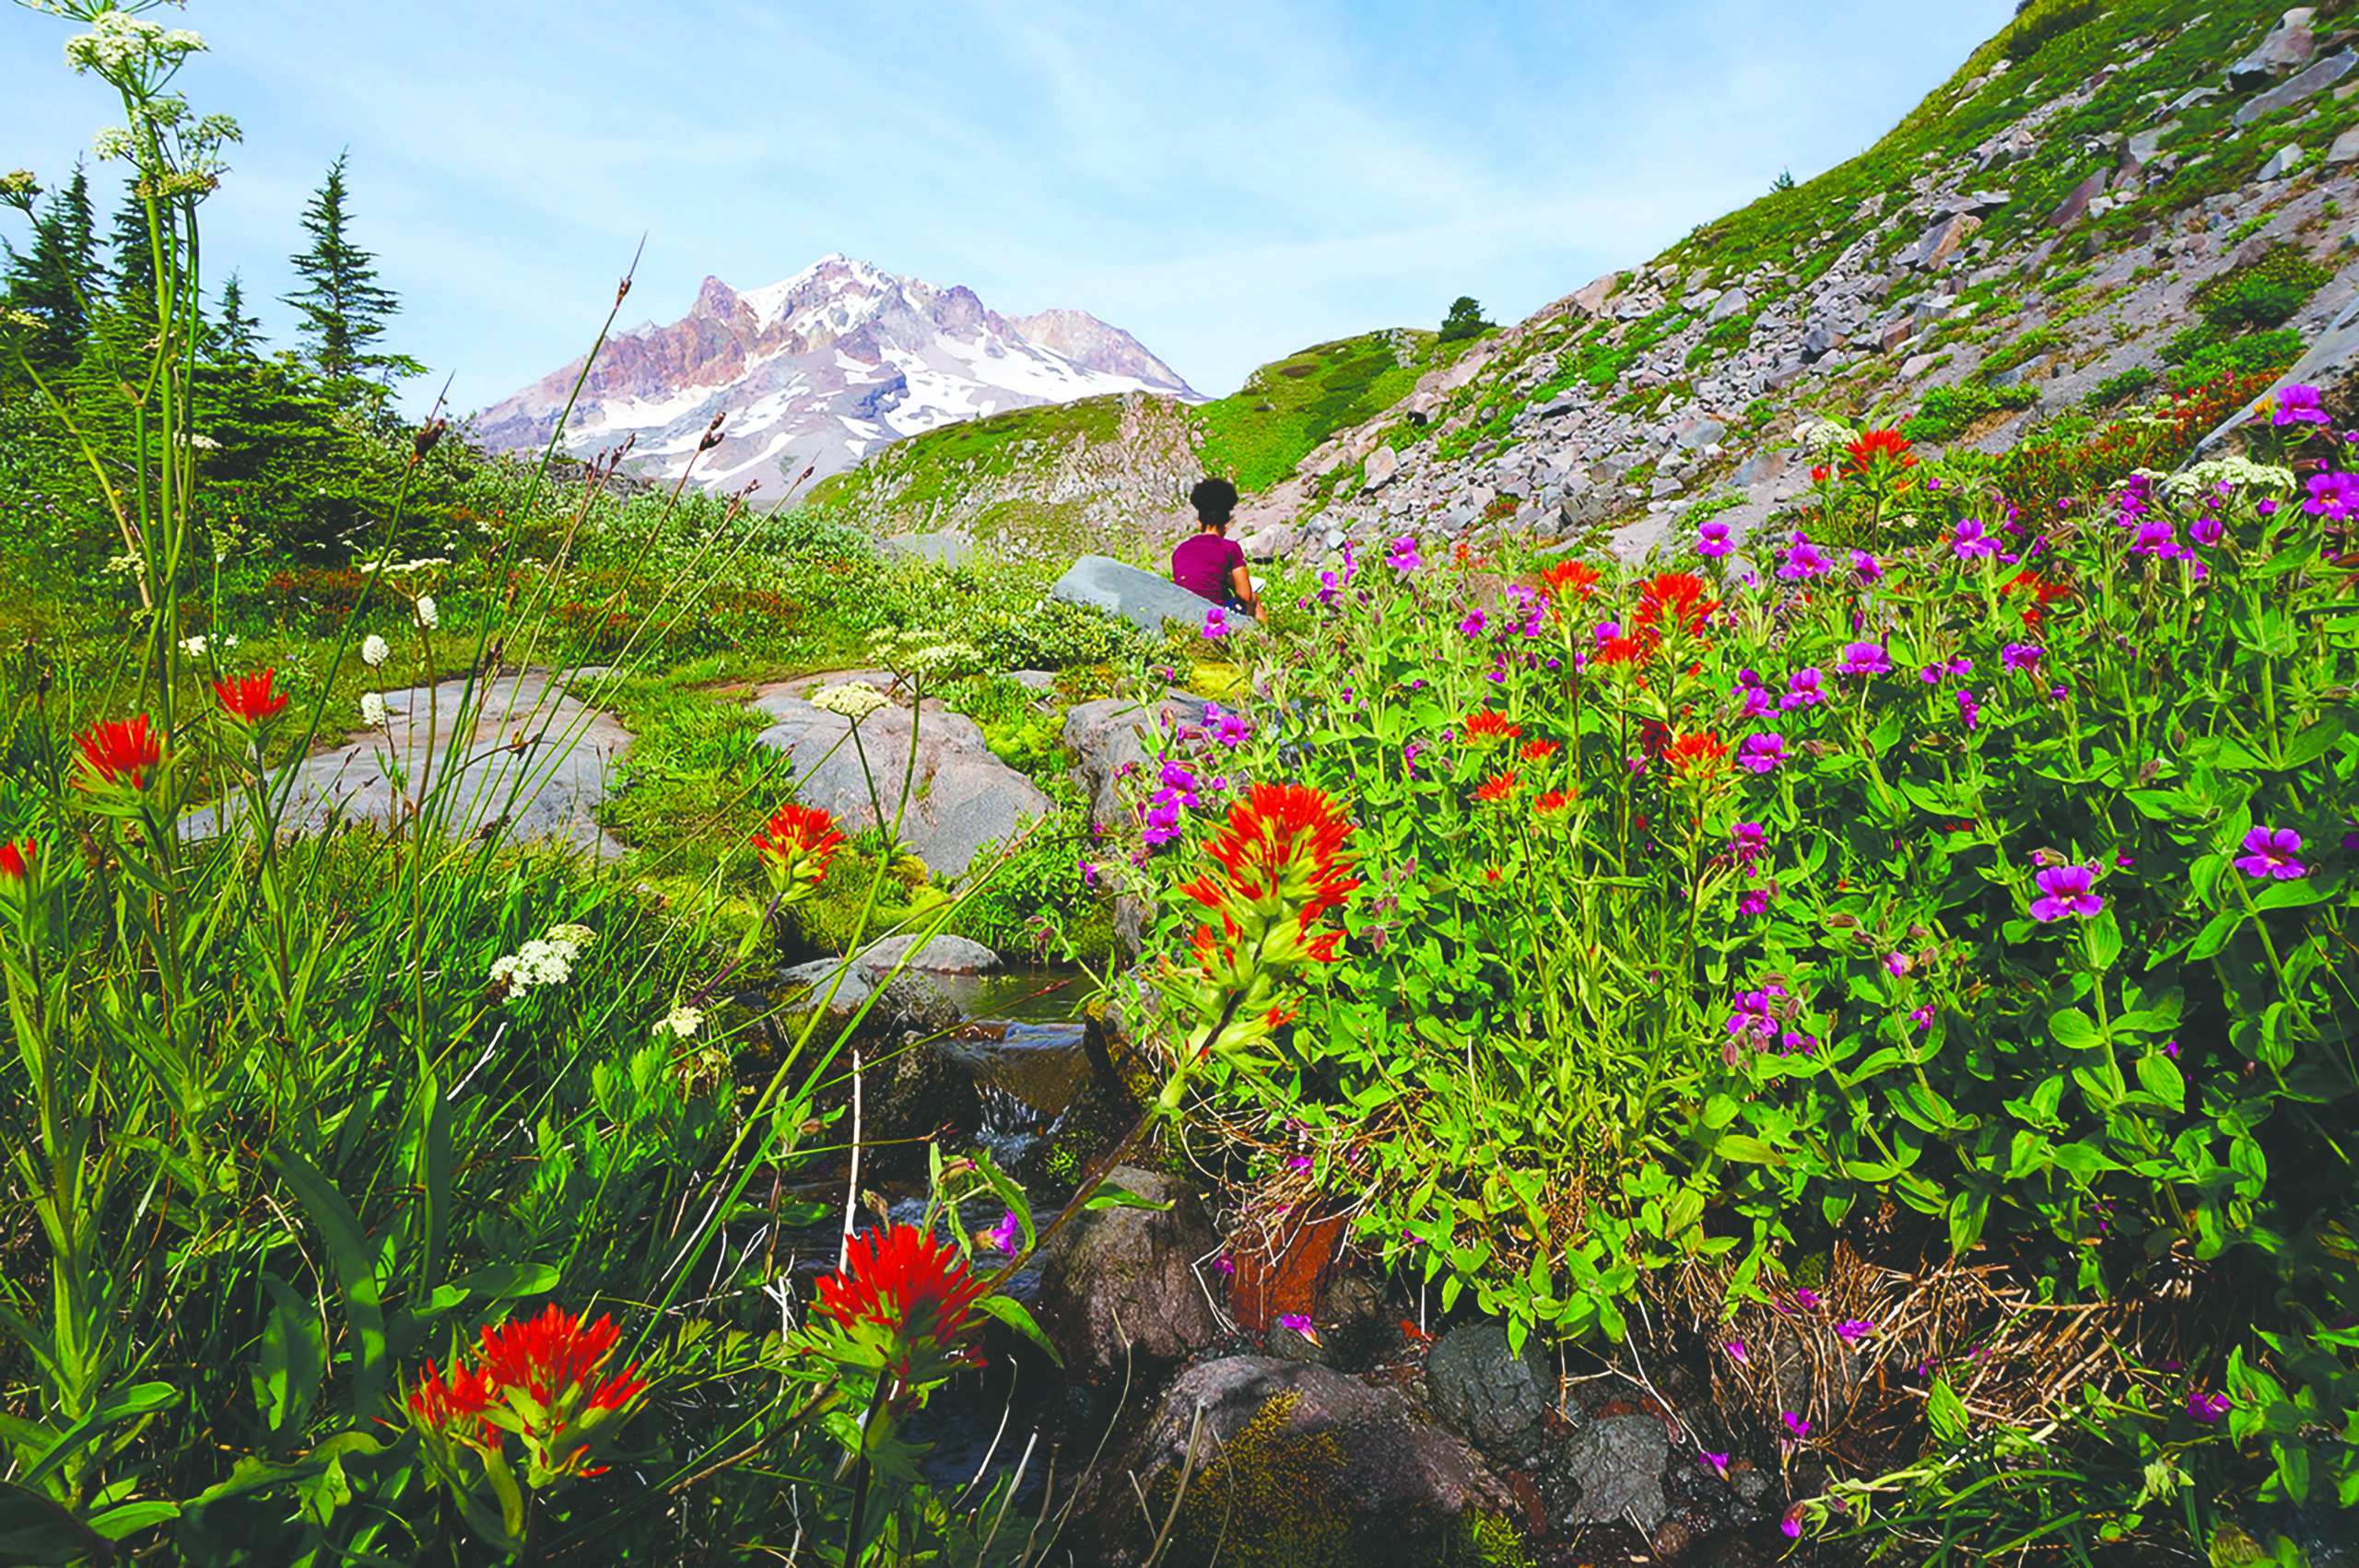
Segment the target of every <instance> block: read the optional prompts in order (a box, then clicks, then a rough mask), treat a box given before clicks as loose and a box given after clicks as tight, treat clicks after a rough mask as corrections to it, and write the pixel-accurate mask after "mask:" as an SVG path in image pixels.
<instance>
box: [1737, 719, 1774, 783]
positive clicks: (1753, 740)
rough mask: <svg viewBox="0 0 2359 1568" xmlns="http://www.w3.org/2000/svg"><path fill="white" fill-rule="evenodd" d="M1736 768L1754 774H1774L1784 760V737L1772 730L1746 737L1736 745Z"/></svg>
mask: <svg viewBox="0 0 2359 1568" xmlns="http://www.w3.org/2000/svg"><path fill="white" fill-rule="evenodd" d="M1736 760H1737V766H1740V767H1743V768H1745V769H1747V770H1749V771H1751V772H1754V773H1774V772H1776V771H1777V770H1778V764H1779V763H1781V762H1784V761H1785V760H1786V737H1785V736H1783V735H1780V734H1778V732H1777V731H1774V730H1765V731H1762V732H1761V733H1760V734H1758V735H1747V736H1746V737H1745V738H1744V739H1743V740H1742V741H1739V742H1738V743H1737V747H1736Z"/></svg>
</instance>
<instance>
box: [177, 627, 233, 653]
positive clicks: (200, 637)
mask: <svg viewBox="0 0 2359 1568" xmlns="http://www.w3.org/2000/svg"><path fill="white" fill-rule="evenodd" d="M237 646H238V634H237V633H235V632H223V633H222V634H221V635H220V636H219V637H208V636H207V635H205V633H204V632H198V633H197V634H196V635H195V636H194V637H184V638H181V651H182V653H185V654H187V655H188V656H189V657H190V658H191V659H202V658H204V657H205V650H206V649H220V651H222V652H224V653H227V652H229V649H233V648H235V647H237Z"/></svg>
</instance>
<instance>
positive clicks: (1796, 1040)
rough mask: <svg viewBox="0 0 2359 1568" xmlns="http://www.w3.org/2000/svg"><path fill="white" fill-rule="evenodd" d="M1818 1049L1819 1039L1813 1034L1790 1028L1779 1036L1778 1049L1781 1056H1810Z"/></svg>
mask: <svg viewBox="0 0 2359 1568" xmlns="http://www.w3.org/2000/svg"><path fill="white" fill-rule="evenodd" d="M1816 1049H1818V1041H1817V1039H1816V1038H1815V1037H1814V1036H1809V1035H1803V1034H1799V1033H1797V1032H1796V1031H1794V1030H1791V1029H1789V1030H1787V1031H1786V1032H1785V1033H1784V1034H1783V1035H1780V1036H1778V1054H1779V1055H1781V1056H1808V1055H1810V1054H1811V1053H1812V1052H1813V1051H1815V1050H1816Z"/></svg>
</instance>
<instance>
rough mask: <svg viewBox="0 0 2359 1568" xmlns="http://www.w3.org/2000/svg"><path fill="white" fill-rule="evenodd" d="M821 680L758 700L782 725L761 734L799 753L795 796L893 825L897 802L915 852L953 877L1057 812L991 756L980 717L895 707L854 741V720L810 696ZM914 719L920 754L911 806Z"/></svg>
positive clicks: (872, 718)
mask: <svg viewBox="0 0 2359 1568" xmlns="http://www.w3.org/2000/svg"><path fill="white" fill-rule="evenodd" d="M863 673H867V672H863ZM885 679H886V680H889V679H890V677H889V676H887V677H885ZM823 684H827V683H826V682H825V681H824V679H823V678H817V677H806V678H804V679H803V680H799V681H792V682H785V683H781V684H780V685H771V686H764V687H762V688H761V689H759V690H757V692H756V693H755V694H754V697H753V706H754V707H756V708H759V709H760V710H762V711H763V712H765V713H767V714H769V716H770V718H771V719H772V720H774V722H773V723H772V724H771V725H770V726H769V728H768V729H766V730H764V731H762V732H761V733H760V734H759V735H758V736H757V737H756V740H757V743H760V744H762V745H765V746H769V747H772V748H775V749H776V750H779V751H783V752H785V753H786V754H787V755H789V756H791V757H792V758H793V761H794V792H795V797H796V799H798V800H800V801H801V802H803V803H804V805H806V806H819V807H822V808H824V809H825V810H827V811H828V812H831V813H834V814H835V817H836V820H837V821H838V822H839V823H840V824H842V825H844V826H845V827H846V828H848V829H852V828H863V827H870V826H874V825H878V824H879V823H880V821H881V822H883V823H886V824H889V823H891V822H892V820H893V816H894V813H895V810H896V808H897V806H898V809H899V811H900V831H901V838H902V840H903V842H905V843H906V844H908V846H909V847H910V852H911V853H913V854H915V855H916V856H917V857H918V858H919V859H920V860H923V861H924V862H925V863H926V869H927V870H929V871H931V872H933V873H934V874H935V875H937V876H945V877H955V876H959V875H962V874H964V873H965V872H966V870H967V868H968V866H969V865H970V864H972V863H973V861H974V859H975V855H976V853H977V851H978V850H980V848H982V847H983V846H984V845H986V844H991V843H1004V842H1005V841H1007V840H1008V839H1010V838H1012V837H1015V835H1016V834H1018V833H1020V832H1021V831H1023V829H1024V828H1025V827H1026V826H1027V825H1028V824H1030V823H1034V822H1037V821H1039V820H1040V819H1041V818H1043V817H1045V816H1047V815H1049V814H1050V812H1051V811H1052V810H1053V809H1054V808H1053V806H1052V805H1051V803H1050V800H1049V798H1048V796H1046V795H1044V794H1042V793H1041V792H1040V791H1039V789H1038V788H1037V787H1035V786H1034V784H1033V783H1032V781H1031V780H1030V779H1028V778H1025V777H1024V775H1022V774H1020V773H1018V772H1016V771H1015V769H1014V768H1012V767H1010V766H1007V764H1005V763H1003V762H1002V761H1000V760H999V758H998V757H996V756H994V755H992V750H991V748H990V747H989V746H988V745H986V744H984V743H983V732H982V731H981V730H980V729H979V728H977V726H976V724H975V721H974V720H971V719H968V718H967V717H966V716H965V715H963V714H957V713H953V712H951V711H949V710H948V709H947V708H941V707H940V706H939V705H937V704H934V703H932V702H929V703H927V704H926V707H925V711H924V712H923V714H921V715H912V714H911V712H910V709H908V708H902V707H900V706H898V705H895V704H888V705H887V706H886V707H884V708H878V709H877V710H876V711H875V712H874V713H871V714H869V715H868V716H867V717H866V718H864V719H863V720H861V721H860V741H859V744H858V746H857V747H855V746H854V744H853V743H852V739H851V730H852V726H851V720H848V719H845V718H843V717H842V716H841V715H839V714H835V713H830V712H828V711H827V710H826V709H824V708H816V707H814V706H813V705H812V704H811V702H810V701H809V700H808V699H807V695H806V694H809V693H811V692H813V691H814V690H815V688H816V686H817V685H823ZM912 725H914V726H915V728H916V730H917V759H916V763H915V766H914V770H913V771H912V772H911V773H910V790H909V799H908V801H907V802H906V803H903V802H900V800H899V797H900V794H901V777H902V770H903V767H904V765H905V764H906V763H907V761H908V758H909V754H910V729H911V727H912ZM863 755H864V757H865V766H863ZM872 783H873V785H874V792H873V793H872V788H871V787H872ZM880 809H881V810H882V812H883V813H884V814H883V816H882V818H881V819H880V817H879V816H878V814H877V813H878V811H879V810H880Z"/></svg>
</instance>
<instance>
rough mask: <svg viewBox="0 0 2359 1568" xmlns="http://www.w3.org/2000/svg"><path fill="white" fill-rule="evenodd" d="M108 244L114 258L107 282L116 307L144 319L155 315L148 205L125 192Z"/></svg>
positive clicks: (152, 257)
mask: <svg viewBox="0 0 2359 1568" xmlns="http://www.w3.org/2000/svg"><path fill="white" fill-rule="evenodd" d="M107 242H108V245H109V247H110V248H111V250H112V252H113V254H114V264H113V265H112V266H111V267H110V268H108V270H107V280H108V282H109V283H111V285H112V286H113V288H114V298H115V303H116V304H117V305H119V306H121V307H122V308H123V310H135V311H136V312H138V313H139V314H140V315H141V316H143V317H147V318H152V317H153V316H154V315H155V313H156V304H155V301H156V252H153V251H151V250H149V249H148V248H147V204H145V203H144V202H142V201H140V199H139V198H138V197H137V196H135V195H134V194H133V193H131V192H129V191H125V192H123V205H121V206H119V207H117V208H116V209H115V213H114V225H113V228H111V229H110V230H109V232H108V235H107Z"/></svg>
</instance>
